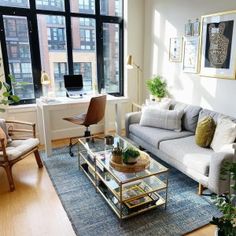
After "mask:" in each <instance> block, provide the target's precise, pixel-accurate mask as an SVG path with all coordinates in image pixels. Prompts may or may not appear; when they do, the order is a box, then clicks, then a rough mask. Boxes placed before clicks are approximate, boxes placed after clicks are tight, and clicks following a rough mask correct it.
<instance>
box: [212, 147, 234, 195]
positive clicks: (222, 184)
mask: <svg viewBox="0 0 236 236" xmlns="http://www.w3.org/2000/svg"><path fill="white" fill-rule="evenodd" d="M233 146H235V145H233ZM234 150H235V149H233V150H232V148H231V150H229V151H223V150H222V151H221V152H215V153H214V154H213V155H212V157H211V161H210V172H209V184H208V188H209V189H210V190H212V191H213V192H215V193H217V194H222V193H226V192H229V189H230V179H229V177H227V176H222V175H221V169H222V167H223V165H224V163H225V162H233V161H234V160H235V158H236V156H235V154H234V152H235V151H234Z"/></svg>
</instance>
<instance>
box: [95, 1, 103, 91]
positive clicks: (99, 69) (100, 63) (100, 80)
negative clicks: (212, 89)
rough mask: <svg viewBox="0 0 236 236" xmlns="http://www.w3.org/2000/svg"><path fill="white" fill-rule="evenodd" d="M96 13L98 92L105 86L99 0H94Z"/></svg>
mask: <svg viewBox="0 0 236 236" xmlns="http://www.w3.org/2000/svg"><path fill="white" fill-rule="evenodd" d="M95 14H96V47H97V77H98V79H97V83H98V91H99V92H100V91H101V89H102V88H104V86H105V83H104V82H105V81H104V76H103V75H104V67H103V66H104V58H103V32H102V31H103V26H102V20H101V17H100V0H96V1H95Z"/></svg>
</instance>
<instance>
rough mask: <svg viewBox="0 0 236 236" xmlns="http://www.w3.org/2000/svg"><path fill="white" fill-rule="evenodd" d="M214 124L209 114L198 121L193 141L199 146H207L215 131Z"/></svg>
mask: <svg viewBox="0 0 236 236" xmlns="http://www.w3.org/2000/svg"><path fill="white" fill-rule="evenodd" d="M215 128H216V124H215V121H214V120H213V118H212V117H211V116H206V117H204V118H203V119H202V120H200V121H198V124H197V128H196V135H195V141H196V144H197V145H198V146H200V147H209V146H210V144H211V141H212V138H213V135H214V132H215Z"/></svg>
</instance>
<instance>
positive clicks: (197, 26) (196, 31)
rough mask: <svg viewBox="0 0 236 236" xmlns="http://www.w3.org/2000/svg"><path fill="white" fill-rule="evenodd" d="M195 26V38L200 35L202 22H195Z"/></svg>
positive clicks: (197, 20)
mask: <svg viewBox="0 0 236 236" xmlns="http://www.w3.org/2000/svg"><path fill="white" fill-rule="evenodd" d="M192 26H193V31H192V32H193V36H199V34H200V22H199V19H198V18H197V19H196V21H195V22H193V24H192Z"/></svg>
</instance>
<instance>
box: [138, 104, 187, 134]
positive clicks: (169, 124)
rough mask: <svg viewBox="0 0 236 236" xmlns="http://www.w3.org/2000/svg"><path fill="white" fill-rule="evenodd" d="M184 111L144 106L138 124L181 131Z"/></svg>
mask: <svg viewBox="0 0 236 236" xmlns="http://www.w3.org/2000/svg"><path fill="white" fill-rule="evenodd" d="M183 114H184V111H176V110H161V109H156V108H153V107H145V108H143V110H142V115H141V119H140V122H139V124H140V125H141V126H151V127H157V128H162V129H169V130H175V131H178V132H180V131H181V118H182V116H183Z"/></svg>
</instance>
